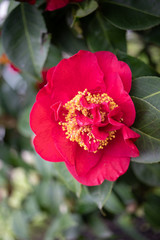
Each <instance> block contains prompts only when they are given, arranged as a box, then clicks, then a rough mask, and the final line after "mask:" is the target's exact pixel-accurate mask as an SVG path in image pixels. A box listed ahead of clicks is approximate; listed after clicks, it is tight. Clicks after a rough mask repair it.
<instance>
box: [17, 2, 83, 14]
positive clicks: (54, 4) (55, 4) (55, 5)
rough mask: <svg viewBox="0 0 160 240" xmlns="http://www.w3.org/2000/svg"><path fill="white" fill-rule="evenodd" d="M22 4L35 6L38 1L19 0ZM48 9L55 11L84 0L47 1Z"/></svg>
mask: <svg viewBox="0 0 160 240" xmlns="http://www.w3.org/2000/svg"><path fill="white" fill-rule="evenodd" d="M19 1H20V2H28V3H30V4H35V3H36V0H19ZM46 1H47V7H46V10H48V11H53V10H56V9H58V8H62V7H65V6H66V5H67V4H68V3H72V2H82V1H83V0H46Z"/></svg>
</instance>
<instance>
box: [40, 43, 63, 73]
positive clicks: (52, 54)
mask: <svg viewBox="0 0 160 240" xmlns="http://www.w3.org/2000/svg"><path fill="white" fill-rule="evenodd" d="M61 60H62V54H61V51H60V49H59V48H58V47H56V46H55V45H50V47H49V51H48V56H47V59H46V61H45V64H44V69H49V68H51V67H53V66H56V65H57V64H58V63H59V62H60V61H61Z"/></svg>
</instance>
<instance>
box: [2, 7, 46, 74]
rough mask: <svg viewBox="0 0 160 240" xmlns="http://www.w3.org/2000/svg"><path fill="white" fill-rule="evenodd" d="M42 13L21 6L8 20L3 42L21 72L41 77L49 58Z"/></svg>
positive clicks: (7, 52)
mask: <svg viewBox="0 0 160 240" xmlns="http://www.w3.org/2000/svg"><path fill="white" fill-rule="evenodd" d="M46 32H47V29H46V27H45V23H44V20H43V18H42V16H41V14H40V12H39V11H38V10H37V9H36V8H35V7H34V6H31V5H29V4H20V5H19V6H18V7H16V8H15V9H14V10H13V11H12V12H11V13H10V15H9V16H8V18H7V19H6V21H5V23H4V26H3V30H2V41H3V46H4V49H5V52H6V54H7V55H8V57H9V59H10V60H11V61H12V62H13V63H14V64H15V65H16V66H17V67H18V68H20V69H21V70H23V71H26V72H30V74H32V75H35V76H39V75H40V72H41V70H42V67H43V64H44V62H45V59H46V57H47V53H48V48H49V38H48V37H46V38H45V37H44V36H45V35H44V34H46Z"/></svg>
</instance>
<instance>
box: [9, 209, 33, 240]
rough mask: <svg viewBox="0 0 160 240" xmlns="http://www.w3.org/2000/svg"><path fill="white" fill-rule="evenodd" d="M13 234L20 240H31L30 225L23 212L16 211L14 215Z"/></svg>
mask: <svg viewBox="0 0 160 240" xmlns="http://www.w3.org/2000/svg"><path fill="white" fill-rule="evenodd" d="M13 232H14V234H15V235H16V237H17V238H18V239H23V240H27V239H30V237H29V225H28V223H27V221H26V217H25V214H24V212H23V211H16V212H15V213H14V214H13Z"/></svg>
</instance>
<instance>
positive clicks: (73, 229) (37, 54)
mask: <svg viewBox="0 0 160 240" xmlns="http://www.w3.org/2000/svg"><path fill="white" fill-rule="evenodd" d="M45 5H46V4H45V1H44V0H37V1H36V5H33V6H32V5H29V4H27V3H26V4H22V3H19V2H18V1H13V0H11V1H8V0H0V31H1V34H0V239H1V240H30V239H33V240H42V239H44V240H54V239H55V240H101V239H117V240H120V239H121V240H130V239H131V240H134V239H136V240H147V239H148V240H149V239H150V240H152V239H153V240H158V239H160V214H159V213H160V204H159V203H160V188H159V186H160V165H159V161H160V128H159V126H160V116H159V115H160V114H159V110H160V107H159V103H160V91H159V90H160V78H159V76H160V1H159V0H152V1H150V0H146V1H143V0H139V1H132V0H113V1H108V0H99V1H98V0H97V1H96V0H85V1H84V2H82V3H74V4H69V5H67V6H66V7H64V8H62V9H59V10H56V11H53V12H48V11H45ZM80 49H84V50H90V51H93V52H95V51H100V50H109V51H112V52H114V53H115V54H116V55H117V56H118V58H119V59H120V60H123V61H125V62H127V63H128V64H129V66H130V68H131V69H132V73H133V86H132V90H131V95H132V96H133V101H134V103H135V106H136V110H137V119H136V122H135V125H134V126H133V127H134V129H136V130H137V131H138V132H140V134H141V138H140V140H139V141H138V142H137V145H138V148H139V149H140V157H139V158H137V159H134V161H136V162H132V163H131V165H130V168H129V170H128V171H127V173H126V174H125V175H123V176H122V177H120V179H119V180H118V181H116V182H115V183H112V182H107V181H105V182H104V183H103V184H102V185H100V186H98V187H85V186H82V185H81V184H79V183H78V182H77V181H76V180H74V179H73V178H72V176H71V175H70V174H69V173H68V171H67V170H66V168H65V166H64V164H63V163H56V164H55V163H54V164H53V163H50V162H46V161H44V160H42V159H41V158H40V157H39V156H38V155H37V154H36V153H35V152H34V149H33V147H32V138H33V133H32V132H31V130H30V127H29V113H30V109H31V107H32V105H33V103H34V101H35V96H36V93H37V92H38V90H39V89H40V88H41V87H42V86H43V85H44V84H45V83H46V80H45V76H46V71H47V69H48V68H50V67H52V66H55V65H56V64H57V63H58V62H59V61H60V60H61V59H62V58H63V57H68V56H71V55H73V54H75V53H76V52H77V51H79V50H80ZM145 126H147V127H145ZM146 163H147V164H146Z"/></svg>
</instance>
